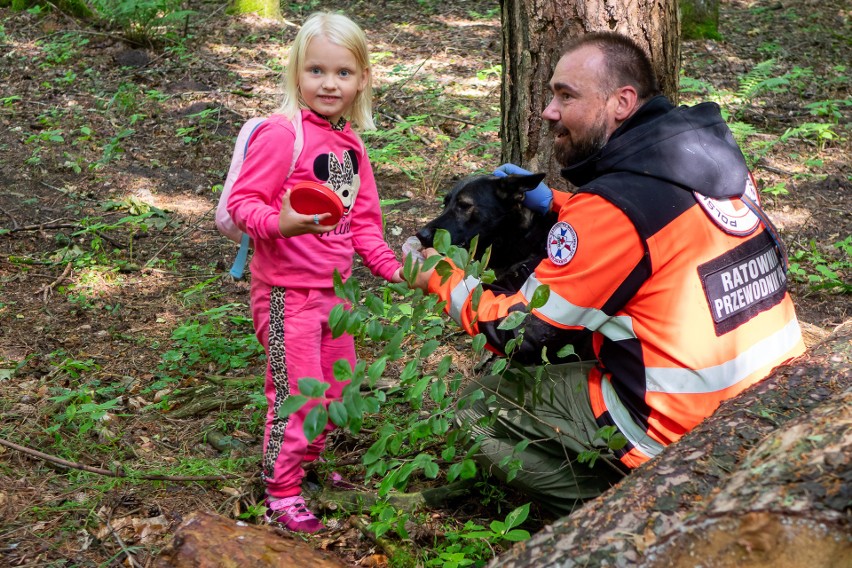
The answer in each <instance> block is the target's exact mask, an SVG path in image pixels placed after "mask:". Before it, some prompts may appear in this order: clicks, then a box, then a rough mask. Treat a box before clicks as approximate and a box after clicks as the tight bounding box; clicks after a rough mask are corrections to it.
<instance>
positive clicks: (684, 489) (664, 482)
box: [489, 321, 852, 568]
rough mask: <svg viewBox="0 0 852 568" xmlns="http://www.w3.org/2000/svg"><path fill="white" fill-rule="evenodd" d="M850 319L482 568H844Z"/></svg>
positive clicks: (851, 457)
mask: <svg viewBox="0 0 852 568" xmlns="http://www.w3.org/2000/svg"><path fill="white" fill-rule="evenodd" d="M850 426H852V321H849V322H846V323H844V324H843V325H841V326H840V327H838V329H837V330H835V331H834V333H832V334H831V336H829V337H828V338H827V339H826V340H825V341H823V342H822V343H819V344H818V345H816V346H815V347H813V348H811V349H809V350H808V352H807V353H805V354H804V355H803V356H801V357H799V358H797V359H796V360H794V361H793V362H791V363H790V364H788V365H786V366H784V367H781V368H779V369H776V371H775V372H774V373H773V374H772V375H770V377H768V378H767V379H766V380H764V381H762V382H760V383H758V384H757V385H754V386H753V387H751V388H750V389H748V390H746V391H745V392H743V393H742V394H740V395H739V396H738V397H735V398H734V399H731V400H728V401H726V402H725V403H723V404H722V405H721V407H720V408H719V410H718V411H717V412H716V413H715V414H714V415H713V416H712V417H710V418H709V419H707V420H705V421H704V422H703V423H701V424H700V425H699V426H698V427H697V428H695V430H693V431H692V432H690V433H689V434H688V435H687V436H684V437H683V438H682V439H681V440H680V441H678V442H677V443H676V444H673V445H671V446H669V447H668V448H666V450H665V451H664V452H663V453H662V454H661V455H660V456H658V457H657V458H655V459H654V460H652V461H650V462H648V463H646V464H644V465H643V466H642V467H640V468H638V469H637V470H635V471H634V472H632V473H631V474H630V475H629V476H628V477H626V478H625V479H624V480H623V481H622V482H621V483H619V484H618V485H617V486H615V487H613V488H612V489H610V490H609V491H608V492H607V493H605V494H604V495H602V496H601V497H599V498H597V499H595V500H592V501H589V502H588V503H586V504H585V505H584V506H583V507H582V508H581V509H579V510H578V511H575V512H574V513H572V514H571V515H568V516H566V517H563V518H561V519H559V520H557V521H556V522H554V523H553V524H551V525H549V526H547V527H545V528H544V529H542V530H541V531H540V532H539V533H537V534H536V535H534V536H533V538H532V539H530V540H529V541H527V542H525V543H521V544H519V545H516V546H514V547H513V548H512V549H511V550H509V551H507V552H506V553H505V554H503V555H502V556H500V557H499V558H496V559H494V560H493V561H492V562H491V563H490V564H489V568H498V567H500V568H520V567H527V566H536V567H537V568H539V567H549V566H559V567H560V568H570V567H574V566H577V567H579V566H583V567H597V566H625V567H626V566H630V567H634V566H647V567H652V568H658V567H663V566H665V567H684V568H685V567H690V568H692V567H694V566H698V565H703V566H713V567H721V568H727V567H737V568H743V567H763V566H766V567H769V566H772V567H773V568H792V567H801V568H814V567H819V566H832V567H834V566H838V567H839V566H852V561H850V558H852V531H850V518H851V517H852V515H850V513H852V489H850V487H852V428H850Z"/></svg>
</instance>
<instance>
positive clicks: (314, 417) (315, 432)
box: [302, 404, 328, 443]
mask: <svg viewBox="0 0 852 568" xmlns="http://www.w3.org/2000/svg"><path fill="white" fill-rule="evenodd" d="M327 424H328V411H327V410H326V409H325V406H323V405H322V404H318V405H316V406H315V407H313V408H312V409H311V411H310V412H308V415H307V416H305V423H304V424H303V425H302V430H303V431H304V432H305V439H306V440H307V441H308V443H311V442H313V441H314V440H316V439H317V436H319V435H320V434H322V431H323V430H325V427H326V425H327Z"/></svg>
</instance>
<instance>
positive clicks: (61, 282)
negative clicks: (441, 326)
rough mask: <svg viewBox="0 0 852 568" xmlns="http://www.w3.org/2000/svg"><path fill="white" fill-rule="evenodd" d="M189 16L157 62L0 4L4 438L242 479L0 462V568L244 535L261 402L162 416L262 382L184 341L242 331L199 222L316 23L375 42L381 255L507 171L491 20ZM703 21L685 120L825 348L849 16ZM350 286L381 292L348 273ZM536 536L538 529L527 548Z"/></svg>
mask: <svg viewBox="0 0 852 568" xmlns="http://www.w3.org/2000/svg"><path fill="white" fill-rule="evenodd" d="M188 4H189V5H190V7H191V8H192V9H193V10H196V11H197V12H196V14H195V15H192V16H190V17H189V18H187V19H186V20H185V22H186V25H185V26H181V28H180V32H181V33H182V34H185V35H184V37H183V38H182V39H179V40H176V41H175V40H172V41H166V42H162V43H159V44H157V45H156V46H151V45H147V46H138V45H137V46H133V45H130V44H128V43H127V42H126V41H124V40H123V39H122V34H121V33H120V32H118V31H115V30H111V29H107V28H104V27H102V26H96V25H93V24H89V23H86V22H83V21H81V20H78V19H74V18H72V17H70V16H67V15H64V14H61V13H57V12H55V11H54V12H41V13H38V12H37V11H33V10H31V11H23V12H13V11H11V10H10V9H9V8H0V18H2V20H0V47H2V52H3V54H2V55H1V56H0V124H2V129H0V282H2V288H0V438H2V440H5V441H8V442H12V443H14V444H18V445H20V446H24V447H28V448H32V449H36V450H39V451H41V452H44V453H45V454H49V455H51V456H55V457H58V458H62V459H65V460H67V461H69V462H73V463H74V464H81V465H85V466H88V467H94V468H101V469H104V470H108V471H113V472H115V471H120V470H122V469H124V470H132V471H134V472H136V474H143V473H145V472H153V473H163V472H166V473H167V474H168V473H170V474H171V475H176V474H175V472H180V473H181V474H182V475H185V476H192V475H199V476H201V475H205V474H215V473H221V472H222V471H226V472H229V473H230V474H232V475H234V478H233V479H229V480H228V481H226V482H204V481H198V482H191V483H186V482H177V481H161V482H145V481H139V480H134V481H131V480H128V479H119V478H115V477H110V476H109V475H101V474H95V473H84V472H81V471H78V470H76V469H68V468H67V467H64V466H61V465H57V464H56V463H54V462H51V461H49V460H45V459H42V457H38V456H36V455H34V454H33V453H32V452H28V451H25V450H18V449H12V448H11V447H9V446H8V445H0V564H2V565H7V566H33V567H34V566H57V567H58V566H112V565H119V564H121V565H131V563H130V562H129V561H128V560H127V556H128V555H129V554H132V555H133V557H134V562H136V563H137V564H136V565H140V566H145V565H147V563H149V562H150V560H151V558H152V554H153V553H155V552H156V551H157V550H158V549H159V548H160V547H161V546H162V545H163V543H164V542H166V540H167V538H168V537H169V536H170V535H171V534H172V533H173V532H174V529H175V528H176V527H177V526H178V525H179V524H180V522H181V520H182V519H184V518H185V517H186V515H188V514H189V513H191V512H192V511H196V510H208V511H216V512H219V513H221V514H223V515H226V516H234V517H236V516H239V515H245V514H246V512H247V511H251V510H252V509H251V508H252V505H255V504H256V503H258V502H259V500H260V499H261V486H260V483H259V479H258V477H257V470H258V467H259V452H260V449H259V448H260V439H259V437H260V436H261V435H262V431H261V430H260V427H259V424H260V416H261V413H262V411H263V410H264V409H265V404H264V403H263V401H262V398H261V397H262V394H261V393H260V391H259V390H257V391H256V392H254V393H251V394H246V393H245V390H244V389H243V390H239V389H237V390H239V393H238V394H243V395H244V398H243V399H240V400H242V403H241V404H238V405H236V407H230V406H227V405H226V404H224V402H222V404H220V405H219V407H216V408H213V409H210V410H207V411H205V412H203V413H201V414H199V415H196V416H191V417H187V418H176V417H175V416H174V415H172V414H170V413H169V412H165V411H162V412H161V410H164V409H165V406H164V404H161V403H163V401H168V400H169V397H170V396H176V395H177V393H178V392H179V391H180V390H182V389H184V390H187V389H189V390H191V389H192V388H193V387H198V386H201V385H206V384H216V385H221V384H223V381H228V380H232V379H245V380H246V381H253V382H251V384H253V385H258V383H257V380H256V379H257V377H259V376H261V375H262V373H263V361H262V360H260V359H259V357H258V356H257V352H256V347H252V346H250V345H249V344H248V343H247V344H245V346H244V347H245V349H244V351H243V352H242V353H239V352H228V354H227V355H226V358H227V357H230V358H231V362H230V363H227V362H226V363H225V364H223V363H222V362H221V361H220V360H217V359H216V358H215V356H214V355H216V353H214V354H213V355H211V354H209V353H207V354H206V355H203V356H202V355H199V353H200V352H198V351H191V350H189V348H188V347H187V345H189V344H191V343H192V340H191V339H190V340H185V339H186V337H187V336H191V334H193V333H194V334H196V335H195V336H193V337H194V338H195V340H196V343H195V344H196V345H198V344H200V343H201V342H203V341H209V342H213V340H214V339H217V338H216V337H212V335H209V334H212V332H210V331H209V330H210V329H212V328H211V327H205V325H212V326H213V327H215V326H216V325H219V324H226V325H227V326H231V327H232V328H233V329H232V330H229V331H227V332H223V333H227V334H235V333H237V332H236V331H234V330H238V331H239V334H238V335H239V336H240V337H243V338H244V337H246V336H249V337H250V333H251V328H250V321H249V320H248V312H247V309H246V308H245V304H246V303H247V302H248V283H247V282H246V281H237V282H234V281H233V280H232V279H230V278H227V277H223V275H225V274H226V272H227V269H228V267H229V263H230V262H231V260H232V259H233V256H234V253H235V249H234V247H233V245H232V243H231V242H230V241H228V240H226V239H225V238H223V237H221V236H220V235H219V234H218V233H217V231H216V229H215V227H214V224H213V209H214V208H215V204H216V201H217V197H218V193H217V192H216V190H215V189H214V188H215V186H217V185H218V184H221V183H222V180H223V178H224V174H225V173H226V170H227V167H228V161H229V159H230V155H231V150H232V147H233V139H234V137H235V136H236V133H237V131H238V129H239V127H240V125H241V124H242V123H243V122H244V121H245V120H246V119H247V118H249V117H251V116H256V115H263V114H268V113H269V112H270V111H271V110H272V109H273V108H274V107H275V105H276V102H277V100H278V91H279V88H278V79H279V75H280V70H281V66H282V57H283V55H284V54H285V53H286V47H287V45H288V44H289V43H290V41H291V40H292V39H293V37H294V35H295V32H296V30H297V27H296V24H297V23H300V22H301V21H302V20H303V19H304V17H306V16H307V14H308V13H310V12H311V11H314V10H321V9H342V10H345V11H346V12H347V13H348V14H349V15H350V16H351V17H353V18H354V19H355V20H356V21H358V22H359V23H360V24H361V25H362V26H363V27H364V28H365V30H366V32H367V36H368V38H369V41H370V43H371V48H372V51H373V52H374V54H375V78H376V97H375V105H374V107H375V111H376V115H377V117H378V121H377V122H378V127H379V131H380V132H379V133H377V134H374V135H372V136H370V137H368V138H367V139H366V141H367V144H368V146H369V147H370V148H371V156H372V158H373V165H374V169H375V172H376V178H377V182H378V185H379V188H380V193H381V197H382V198H383V199H384V200H385V202H386V203H387V205H386V206H385V221H386V227H385V229H386V234H387V240H388V242H389V243H390V244H391V246H392V247H393V248H394V249H395V250H399V247H400V245H401V243H402V242H403V241H404V240H405V238H406V237H407V236H409V235H411V234H413V233H414V232H415V231H416V230H417V229H418V228H419V227H420V226H422V225H423V224H424V223H425V222H426V221H427V220H428V219H429V218H431V217H432V216H434V215H435V213H437V211H438V210H439V208H440V199H439V198H440V196H441V194H442V192H443V191H444V190H445V189H446V188H447V187H449V185H450V184H451V182H452V180H454V179H457V178H460V177H462V176H465V175H468V174H470V173H473V172H475V171H490V170H491V169H492V168H493V167H494V166H496V165H498V163H499V160H500V147H499V141H498V139H497V132H496V130H497V129H496V124H497V121H499V96H500V75H499V68H496V66H499V64H500V53H501V50H500V41H501V39H500V24H499V10H498V3H497V2H490V1H484V0H474V1H465V2H462V1H450V2H437V1H431V0H427V1H418V2H406V1H403V0H373V1H370V2H366V1H363V0H358V1H355V2H340V1H323V0H312V1H311V2H307V3H291V4H290V5H289V7H288V6H285V17H286V18H287V21H286V22H284V23H283V24H282V23H280V22H273V21H270V20H263V19H260V18H257V17H247V16H245V17H238V16H232V15H228V14H226V13H225V3H224V2H218V1H213V0H207V1H204V0H195V1H190V2H189V3H188ZM721 5H722V6H721V22H720V33H721V36H722V38H721V39H719V40H698V41H687V42H684V44H683V46H682V51H683V71H684V76H685V77H684V78H683V79H682V81H681V83H682V88H683V94H682V99H681V102H682V103H686V104H690V103H693V102H697V101H699V100H704V99H712V100H717V101H718V102H720V103H721V104H722V106H723V108H725V110H726V111H727V112H728V113H729V118H730V121H731V122H732V123H736V126H735V127H734V130H735V132H736V133H737V135H738V136H740V135H742V136H743V138H742V145H743V149H744V153H745V154H746V155H747V157H748V158H749V159H750V161H751V163H752V164H753V166H754V172H755V176H756V178H757V180H758V184H759V188H760V189H761V190H762V194H761V197H762V199H763V202H764V204H765V207H766V209H767V211H768V212H769V215H770V217H771V218H772V219H773V220H774V221H775V222H776V224H777V226H778V228H779V229H780V231H781V234H782V236H783V238H784V241H785V242H786V244H787V247H788V249H789V252H790V256H791V260H792V264H791V269H792V272H791V274H792V279H791V283H792V294H793V297H794V300H795V302H796V306H797V310H798V314H799V316H800V319H801V320H802V321H803V322H806V323H809V324H813V325H814V326H817V327H818V328H819V329H821V330H824V331H831V330H832V329H833V328H834V327H836V326H837V325H838V324H840V323H841V322H843V321H844V320H846V319H848V318H849V317H850V302H849V298H850V296H849V291H850V273H852V268H850V267H852V165H850V161H849V156H850V142H849V135H850V129H849V125H850V115H852V100H851V99H850V74H851V73H852V68H850V61H852V42H850V9H849V6H848V3H846V2H843V1H842V0H820V1H817V0H784V1H781V2H779V1H777V0H756V1H732V0H723V1H722V2H721ZM768 60H772V62H773V63H766V62H767V61H768ZM355 276H356V277H357V278H359V279H361V281H362V283H363V286H364V287H365V288H368V289H378V287H379V286H380V283H379V282H377V281H376V280H375V279H374V278H372V277H371V276H370V275H369V273H368V272H367V271H366V270H365V269H364V268H363V267H360V266H359V267H358V268H356V271H355ZM209 310H214V311H213V312H210V311H209ZM216 310H218V311H216ZM217 314H218V315H217ZM223 317H224V319H222V318H223ZM205 333H207V334H208V335H205ZM227 337H234V336H233V335H227ZM219 339H221V338H219ZM182 341H183V342H182ZM454 344H458V347H456V346H454ZM467 345H469V343H465V342H464V340H463V339H462V338H461V337H460V336H459V335H458V334H454V335H452V337H450V341H448V342H447V345H445V346H443V347H442V349H443V350H444V353H447V352H449V353H451V354H452V355H453V357H454V363H455V365H456V366H457V367H458V368H459V369H461V370H462V371H463V373H465V374H467V373H472V372H473V371H472V369H473V367H474V365H475V363H476V361H475V360H474V358H473V356H472V355H469V354H467V353H466V349H465V347H466V346H467ZM219 348H220V349H223V350H224V349H225V347H221V346H220V347H219ZM219 355H221V353H219ZM371 355H372V353H371V352H370V350H369V348H368V347H364V351H363V352H359V356H361V357H364V358H366V359H369V358H370V357H371ZM193 357H200V358H196V359H193ZM235 359H236V360H239V361H238V362H237V363H234V362H233V361H234V360H235ZM243 359H245V361H244V364H243V362H242V361H243ZM222 369H226V370H227V372H228V374H229V376H228V377H222V376H221V374H222V372H223V371H222ZM217 381H218V382H217ZM228 384H230V383H228ZM222 388H223V389H224V388H225V387H222ZM258 389H259V387H258ZM225 394H226V393H223V397H222V400H223V401H224V400H225V398H226V397H225V396H224V395H225ZM245 397H247V398H245ZM213 431H218V432H223V433H225V434H226V435H227V436H229V437H230V438H231V439H236V440H239V441H240V442H242V443H243V444H245V446H246V447H247V448H248V451H247V452H245V453H244V454H239V455H237V454H235V456H236V457H235V459H234V460H232V461H230V462H228V465H227V467H225V466H223V470H222V471H219V472H217V471H211V469H210V468H209V467H208V468H203V467H198V468H197V469H196V470H194V469H193V467H194V465H193V464H195V465H197V464H199V463H207V464H209V463H216V462H215V460H216V459H218V457H219V456H220V453H219V450H217V449H215V448H213V447H212V446H211V445H210V444H208V443H206V439H205V434H208V433H210V432H213ZM338 448H339V449H338ZM364 450H365V446H359V445H358V440H353V439H351V438H348V435H346V434H339V435H337V436H335V437H332V438H331V444H330V449H329V452H330V454H329V455H330V456H331V457H332V458H333V459H334V460H335V461H336V463H337V464H338V465H343V466H346V468H347V469H346V471H347V474H348V475H349V476H350V478H351V479H354V480H357V481H358V482H359V483H364V484H365V486H366V487H373V486H374V484H375V483H376V480H375V479H373V480H368V481H365V480H364V478H363V468H360V469H359V464H360V455H361V452H363V451H364ZM359 473H360V474H361V477H360V479H358V474H359ZM484 486H486V487H487V486H488V484H485V485H484ZM499 494H500V496H501V497H500V499H508V500H509V501H510V502H518V503H521V502H523V501H522V500H520V499H519V498H518V496H516V495H512V494H511V493H499ZM500 499H497V500H494V499H492V500H489V499H487V498H485V497H484V496H483V494H476V495H474V496H472V497H471V499H469V500H467V501H464V500H462V501H461V502H454V503H452V504H451V505H448V507H447V508H446V509H438V510H434V511H431V512H430V514H429V517H428V518H429V522H428V523H426V524H427V525H430V526H431V527H438V528H434V529H430V530H424V531H422V532H421V534H420V535H419V536H418V535H415V534H412V535H411V540H412V541H413V542H412V544H411V545H412V546H413V547H414V548H415V550H417V552H416V553H415V556H417V558H419V560H418V562H419V563H420V565H423V564H424V563H425V562H426V561H427V559H430V558H434V555H431V556H430V554H431V553H430V550H431V549H434V548H436V547H439V546H442V544H441V542H442V540H441V538H442V535H443V534H445V533H446V532H447V531H448V530H450V528H453V527H455V528H458V527H460V526H461V525H463V524H464V523H465V522H467V521H474V522H476V523H478V524H480V525H488V523H489V521H490V520H491V519H497V518H500V519H502V518H503V517H505V515H506V512H507V511H508V510H509V509H507V508H506V507H505V506H504V505H502V504H501V503H500V502H499V501H500ZM548 520H551V519H549V518H548V517H547V515H546V514H545V513H543V512H542V511H540V510H537V509H534V511H533V514H532V515H531V518H530V521H529V523H530V524H529V525H528V526H526V527H525V528H529V529H530V530H534V529H535V528H537V527H540V526H542V524H543V523H546V522H547V521H548ZM427 528H428V527H427ZM308 540H309V542H310V543H311V544H312V545H315V546H318V547H321V548H323V549H325V550H327V551H329V552H330V553H332V554H334V555H336V556H337V557H339V558H340V559H341V561H342V562H344V563H345V564H347V565H353V566H363V565H366V563H367V560H368V559H370V562H373V563H374V564H373V565H381V564H382V562H384V561H383V560H382V557H381V556H375V555H376V554H379V553H382V552H383V551H382V550H381V549H379V548H378V547H377V545H376V543H375V542H374V541H373V540H372V539H370V538H367V537H365V536H364V534H362V533H361V532H360V531H358V530H356V529H355V528H351V527H349V526H345V527H341V528H339V529H337V530H335V531H332V532H331V533H330V534H326V535H324V536H322V537H315V538H311V539H308ZM496 552H499V548H498V549H496ZM377 558H378V560H377ZM376 563H378V564H376Z"/></svg>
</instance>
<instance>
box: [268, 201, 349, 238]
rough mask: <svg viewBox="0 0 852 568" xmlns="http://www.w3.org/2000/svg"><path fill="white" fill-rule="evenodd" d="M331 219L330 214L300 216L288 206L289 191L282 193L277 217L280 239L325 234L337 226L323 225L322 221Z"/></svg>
mask: <svg viewBox="0 0 852 568" xmlns="http://www.w3.org/2000/svg"><path fill="white" fill-rule="evenodd" d="M328 217H331V213H320V214H319V215H302V214H301V213H296V211H294V210H293V208H292V207H291V206H290V190H289V189H288V190H287V191H286V192H285V193H284V199H283V200H282V201H281V213H280V214H279V215H278V231H279V232H280V233H281V236H282V237H295V236H296V235H306V234H310V233H313V234H314V235H320V234H322V233H327V232H329V231H331V230H334V228H335V227H336V226H337V223H335V224H334V225H323V224H322V222H323V219H327V218H328Z"/></svg>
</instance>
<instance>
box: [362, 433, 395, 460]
mask: <svg viewBox="0 0 852 568" xmlns="http://www.w3.org/2000/svg"><path fill="white" fill-rule="evenodd" d="M389 438H390V436H383V437H381V438H379V439H378V440H376V441H375V442H374V443H373V445H372V446H370V448H369V449H368V450H367V452H366V453H365V454H364V458H363V461H364V465H370V464H371V463H373V462H375V461H376V460H378V459H381V458H383V457H385V455H386V453H387V452H386V450H385V448H387V445H388V439H389Z"/></svg>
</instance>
